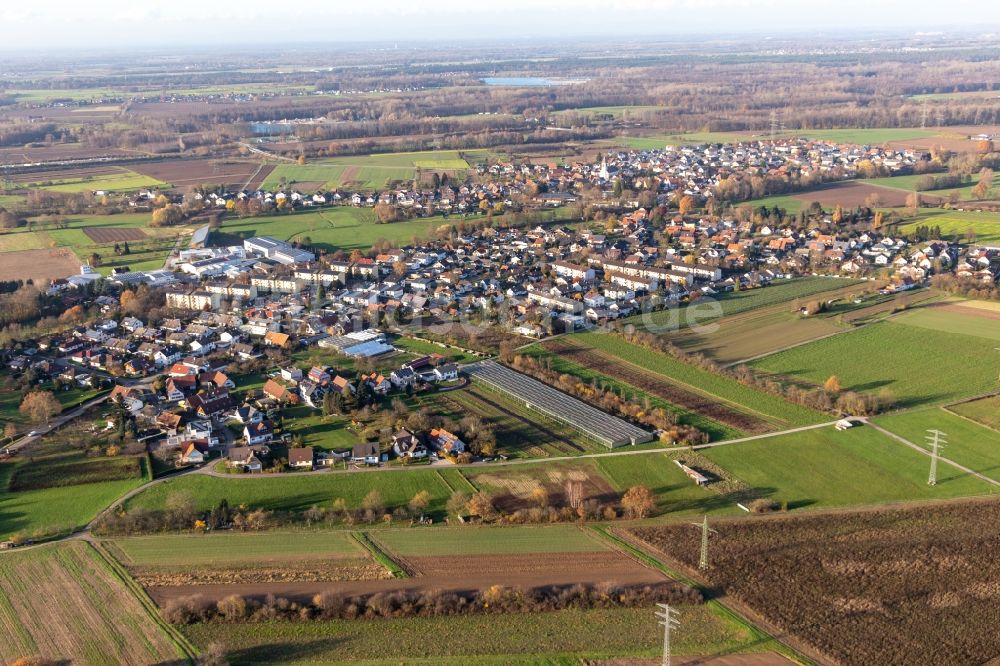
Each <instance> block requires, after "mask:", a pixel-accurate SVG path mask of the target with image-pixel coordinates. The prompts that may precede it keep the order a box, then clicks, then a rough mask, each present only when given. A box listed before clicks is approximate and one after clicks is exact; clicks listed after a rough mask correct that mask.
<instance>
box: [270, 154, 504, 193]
mask: <svg viewBox="0 0 1000 666" xmlns="http://www.w3.org/2000/svg"><path fill="white" fill-rule="evenodd" d="M491 157H495V155H494V154H493V153H492V152H490V151H488V150H470V151H458V150H441V151H436V150H435V151H425V152H417V153H384V154H375V155H361V156H352V157H337V158H331V159H324V160H322V161H319V162H315V163H311V164H303V165H299V164H279V165H277V166H275V167H274V170H273V171H271V173H270V174H269V175H268V176H267V178H265V179H264V182H263V185H262V187H263V188H264V189H265V190H275V189H279V188H281V187H283V186H297V184H303V185H304V184H308V185H309V186H310V187H309V188H307V189H318V190H332V189H338V188H347V187H350V188H359V189H376V188H381V187H383V186H384V185H385V184H386V182H388V181H394V180H401V181H409V180H413V179H414V178H415V177H416V176H417V174H418V172H420V171H421V170H427V171H430V172H449V173H457V172H465V171H467V170H468V169H469V168H470V167H471V166H473V165H475V164H476V163H477V162H485V161H486V160H487V159H490V158H491ZM299 189H301V188H299Z"/></svg>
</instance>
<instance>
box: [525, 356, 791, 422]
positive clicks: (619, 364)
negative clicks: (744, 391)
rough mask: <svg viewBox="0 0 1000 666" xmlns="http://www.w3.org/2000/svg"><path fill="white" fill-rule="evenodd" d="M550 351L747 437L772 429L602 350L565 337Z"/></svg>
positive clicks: (747, 415)
mask: <svg viewBox="0 0 1000 666" xmlns="http://www.w3.org/2000/svg"><path fill="white" fill-rule="evenodd" d="M544 346H545V348H546V349H548V350H549V351H552V352H555V353H557V354H559V355H560V356H565V357H566V358H568V359H569V360H571V361H573V362H574V363H579V364H580V365H583V366H585V367H588V368H593V369H594V370H597V371H598V372H601V373H603V374H605V375H607V376H609V377H615V378H618V379H621V380H622V381H624V382H627V383H629V384H631V385H632V386H635V387H636V388H639V389H642V390H643V391H646V392H647V393H649V394H650V395H654V396H656V397H658V398H662V399H664V400H666V401H667V402H669V403H671V404H674V405H677V406H679V407H683V408H684V409H687V410H690V411H692V412H695V413H698V414H702V415H703V416H707V417H708V418H710V419H713V420H715V421H718V422H719V423H723V424H725V425H728V426H730V427H732V428H736V429H738V430H742V431H743V432H746V433H749V434H759V433H764V432H768V431H770V430H773V429H774V428H773V427H772V426H771V424H769V423H768V422H767V421H764V420H762V419H758V418H755V417H753V416H751V415H750V414H744V413H743V412H739V411H736V410H735V409H730V408H729V407H726V406H725V405H723V404H720V403H719V402H716V401H714V400H712V399H711V398H709V397H707V396H701V395H698V394H697V393H694V392H691V391H688V390H686V389H683V388H681V387H680V386H677V385H676V384H672V383H671V382H670V381H669V380H667V379H666V378H661V377H659V376H658V375H654V374H652V373H650V372H645V371H643V370H641V369H640V368H637V367H635V366H633V365H631V364H629V363H627V362H625V361H623V360H621V359H618V358H615V357H614V356H611V355H610V354H605V353H604V352H602V351H598V350H595V349H589V348H587V347H582V346H580V345H577V344H575V343H573V342H570V341H569V340H567V339H565V338H557V339H555V340H552V341H550V342H546V343H544Z"/></svg>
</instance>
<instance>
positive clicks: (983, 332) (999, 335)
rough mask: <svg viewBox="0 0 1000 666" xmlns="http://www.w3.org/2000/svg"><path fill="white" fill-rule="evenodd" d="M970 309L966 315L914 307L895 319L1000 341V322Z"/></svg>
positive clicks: (912, 324)
mask: <svg viewBox="0 0 1000 666" xmlns="http://www.w3.org/2000/svg"><path fill="white" fill-rule="evenodd" d="M956 304H957V305H961V304H962V301H956ZM969 311H970V314H968V315H965V314H961V313H958V312H956V311H955V310H944V309H942V308H933V307H929V308H914V309H912V310H909V311H908V312H904V313H902V314H900V315H897V316H896V318H895V321H898V322H900V323H903V324H907V325H908V326H917V327H919V328H926V329H930V330H932V331H941V332H944V333H961V334H962V335H972V336H975V337H977V338H986V339H987V340H996V341H997V342H1000V324H997V320H996V319H989V318H987V317H979V316H976V314H975V310H973V309H972V308H969Z"/></svg>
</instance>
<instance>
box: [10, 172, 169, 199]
mask: <svg viewBox="0 0 1000 666" xmlns="http://www.w3.org/2000/svg"><path fill="white" fill-rule="evenodd" d="M23 186H24V187H27V188H28V189H39V190H48V191H50V192H65V193H70V194H75V193H78V192H94V191H98V190H103V191H105V192H130V191H133V190H141V189H146V188H163V189H165V188H168V187H170V183H166V182H164V181H162V180H158V179H156V178H151V177H150V176H144V175H143V174H141V173H137V172H135V171H132V170H130V169H124V168H120V167H115V168H114V173H108V174H105V175H96V176H79V177H67V178H56V179H53V180H44V181H36V182H31V183H26V184H24V185H23Z"/></svg>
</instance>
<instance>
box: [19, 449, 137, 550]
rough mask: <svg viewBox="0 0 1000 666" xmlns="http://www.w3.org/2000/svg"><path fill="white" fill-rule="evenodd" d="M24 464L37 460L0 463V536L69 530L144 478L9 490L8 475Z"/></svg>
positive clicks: (44, 533)
mask: <svg viewBox="0 0 1000 666" xmlns="http://www.w3.org/2000/svg"><path fill="white" fill-rule="evenodd" d="M25 464H27V465H31V464H41V463H32V462H18V463H14V462H9V463H2V464H0V488H2V489H3V490H2V491H0V540H4V539H9V538H10V537H12V536H14V535H23V536H30V537H32V538H38V537H43V536H48V535H53V534H61V533H64V532H69V531H72V530H74V529H77V528H79V527H82V526H83V525H86V524H87V523H89V522H90V521H91V520H93V519H94V518H95V517H96V516H97V514H98V513H99V512H100V511H101V510H102V509H104V508H105V507H107V506H108V505H110V504H111V503H112V502H114V501H115V500H116V499H118V498H119V497H121V496H122V495H124V494H125V493H127V492H128V491H129V490H132V489H133V488H136V487H138V486H140V485H142V484H143V483H144V482H145V478H143V477H136V478H132V479H122V480H117V481H103V482H99V483H85V484H80V485H74V486H62V487H54V488H45V489H42V490H23V491H18V492H10V491H9V490H8V487H9V484H10V479H11V476H12V475H13V473H14V471H15V469H16V468H17V466H18V465H25ZM147 475H148V473H147Z"/></svg>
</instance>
